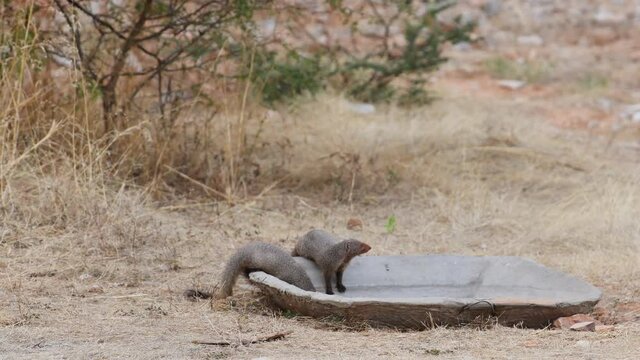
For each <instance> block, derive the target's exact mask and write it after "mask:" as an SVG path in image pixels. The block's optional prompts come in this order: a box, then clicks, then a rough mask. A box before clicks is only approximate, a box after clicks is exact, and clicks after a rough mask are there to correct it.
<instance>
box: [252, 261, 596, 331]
mask: <svg viewBox="0 0 640 360" xmlns="http://www.w3.org/2000/svg"><path fill="white" fill-rule="evenodd" d="M296 261H298V262H299V263H300V264H301V265H302V266H303V267H304V269H305V270H306V271H307V273H308V274H309V277H310V278H311V280H312V282H313V284H314V286H315V287H316V289H317V292H309V291H304V290H302V289H299V288H297V287H295V286H293V285H290V284H288V283H286V282H284V281H281V280H280V279H277V278H275V277H273V276H271V275H268V274H266V273H264V272H253V273H251V274H250V279H251V281H252V282H253V283H254V284H256V285H257V286H259V287H260V288H261V289H262V290H263V291H264V292H265V293H266V294H268V295H269V296H270V298H271V299H272V300H273V302H274V303H275V304H277V305H278V306H280V307H281V308H284V309H289V310H292V311H295V312H297V313H300V314H303V315H308V316H314V317H326V316H338V317H342V318H344V319H346V320H351V321H365V322H368V323H369V324H371V325H374V326H391V327H398V328H427V327H432V326H436V325H463V324H467V323H472V322H477V321H482V320H483V319H488V318H491V317H493V318H497V321H498V322H499V323H501V324H503V325H521V326H525V327H544V326H547V325H549V324H550V323H551V322H552V321H553V320H554V319H556V318H558V317H562V316H571V315H573V314H577V313H587V312H590V311H591V310H592V309H593V307H594V306H595V305H596V303H597V302H598V301H599V300H600V297H601V295H602V292H601V291H600V290H599V289H598V288H596V287H594V286H592V285H590V284H588V283H586V282H584V281H582V280H580V279H577V278H575V277H573V276H570V275H568V274H565V273H562V272H558V271H555V270H552V269H549V268H546V267H544V266H542V265H540V264H537V263H535V262H533V261H531V260H527V259H523V258H519V257H511V256H485V257H479V256H456V255H415V256H360V257H357V258H355V259H354V260H353V261H352V262H351V265H350V266H349V267H348V268H347V270H346V271H345V273H344V278H343V281H344V285H345V286H346V287H347V291H346V292H345V293H343V294H339V293H337V292H336V295H327V294H325V293H324V290H325V289H324V281H323V280H322V274H321V272H320V270H319V269H318V268H317V267H316V265H315V264H314V263H313V262H311V261H309V260H306V259H303V258H296Z"/></svg>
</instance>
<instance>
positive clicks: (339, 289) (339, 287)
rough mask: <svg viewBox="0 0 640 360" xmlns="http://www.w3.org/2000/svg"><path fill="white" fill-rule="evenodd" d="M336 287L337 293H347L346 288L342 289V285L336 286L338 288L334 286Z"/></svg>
mask: <svg viewBox="0 0 640 360" xmlns="http://www.w3.org/2000/svg"><path fill="white" fill-rule="evenodd" d="M336 287H337V288H338V291H339V292H341V293H343V292H345V291H347V288H346V287H344V285H338V286H336Z"/></svg>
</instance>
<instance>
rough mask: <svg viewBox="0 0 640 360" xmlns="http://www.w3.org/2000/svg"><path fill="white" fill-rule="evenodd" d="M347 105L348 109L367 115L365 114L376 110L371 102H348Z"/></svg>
mask: <svg viewBox="0 0 640 360" xmlns="http://www.w3.org/2000/svg"><path fill="white" fill-rule="evenodd" d="M348 106H349V110H351V111H353V112H356V113H358V114H364V115H367V114H373V113H375V112H376V107H375V106H374V105H373V104H366V103H353V102H350V103H349V104H348Z"/></svg>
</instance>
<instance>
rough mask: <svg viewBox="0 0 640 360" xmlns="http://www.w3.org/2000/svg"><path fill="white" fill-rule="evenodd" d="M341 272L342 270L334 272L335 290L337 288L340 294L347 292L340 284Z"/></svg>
mask: <svg viewBox="0 0 640 360" xmlns="http://www.w3.org/2000/svg"><path fill="white" fill-rule="evenodd" d="M342 272H343V271H342V270H338V271H336V279H337V282H336V288H338V291H339V292H341V293H343V292H345V291H347V288H346V287H344V285H343V284H342Z"/></svg>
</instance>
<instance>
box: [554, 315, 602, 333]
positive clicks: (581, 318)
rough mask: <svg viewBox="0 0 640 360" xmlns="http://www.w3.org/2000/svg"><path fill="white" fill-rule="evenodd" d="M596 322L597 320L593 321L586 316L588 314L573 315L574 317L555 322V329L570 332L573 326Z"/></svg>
mask: <svg viewBox="0 0 640 360" xmlns="http://www.w3.org/2000/svg"><path fill="white" fill-rule="evenodd" d="M595 321H596V320H595V319H593V318H592V317H591V316H589V315H586V314H575V315H572V316H566V317H561V318H557V319H556V320H555V321H554V322H553V327H555V328H556V329H562V330H568V329H570V328H571V327H572V326H573V325H575V324H577V323H582V322H595Z"/></svg>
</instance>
